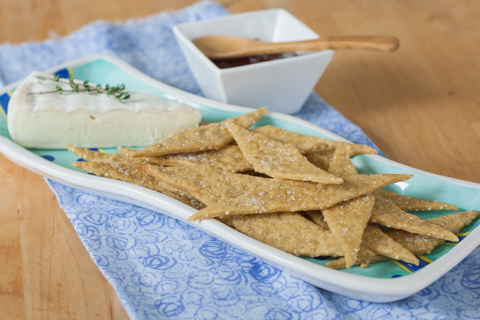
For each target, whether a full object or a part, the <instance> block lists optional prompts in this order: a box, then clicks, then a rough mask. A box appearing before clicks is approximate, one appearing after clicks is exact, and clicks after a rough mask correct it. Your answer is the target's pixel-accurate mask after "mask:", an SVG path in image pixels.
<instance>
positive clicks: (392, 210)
mask: <svg viewBox="0 0 480 320" xmlns="http://www.w3.org/2000/svg"><path fill="white" fill-rule="evenodd" d="M376 199H377V200H376V201H375V206H374V207H373V210H372V217H371V218H370V221H371V222H374V223H378V224H380V225H382V226H386V227H389V228H395V229H402V230H405V231H408V232H411V233H417V234H423V235H427V236H431V237H435V238H440V239H444V240H450V241H453V242H457V241H458V238H457V236H456V235H454V234H453V233H451V232H450V231H447V230H445V229H443V228H441V227H439V226H438V225H434V224H431V223H428V222H427V221H425V220H422V219H420V218H418V217H417V216H414V215H413V214H410V213H407V212H405V211H403V210H402V209H400V208H399V207H397V206H396V205H395V204H394V203H393V202H390V201H388V200H385V199H383V198H382V197H379V196H377V197H376ZM207 208H208V207H207ZM207 208H206V209H207ZM204 210H205V209H204ZM199 212H201V211H199Z"/></svg>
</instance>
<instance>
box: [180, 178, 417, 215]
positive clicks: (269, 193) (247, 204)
mask: <svg viewBox="0 0 480 320" xmlns="http://www.w3.org/2000/svg"><path fill="white" fill-rule="evenodd" d="M242 177H244V176H242ZM410 177H412V175H395V174H377V175H355V176H351V177H347V178H346V179H345V182H344V183H343V184H339V185H335V184H331V185H321V184H317V183H311V182H298V181H290V180H281V179H275V178H272V179H263V181H259V182H258V183H256V184H251V185H249V186H250V189H249V193H248V194H244V195H241V196H239V197H236V198H226V199H224V200H223V201H221V202H219V203H216V204H212V205H210V204H207V205H208V207H207V208H205V209H203V210H201V211H199V212H197V214H195V215H193V216H191V217H190V218H189V220H190V221H195V220H199V219H209V218H215V217H222V216H228V215H239V214H255V213H269V212H284V211H288V212H298V211H305V210H322V209H327V208H330V207H332V206H334V205H335V204H337V203H339V202H341V201H347V200H350V199H353V198H357V197H360V196H363V195H365V194H369V193H371V192H372V191H373V190H376V189H377V188H382V187H383V186H385V185H389V184H392V183H395V182H399V181H405V180H407V179H409V178H410ZM251 178H257V179H262V178H258V177H251ZM239 179H241V178H239Z"/></svg>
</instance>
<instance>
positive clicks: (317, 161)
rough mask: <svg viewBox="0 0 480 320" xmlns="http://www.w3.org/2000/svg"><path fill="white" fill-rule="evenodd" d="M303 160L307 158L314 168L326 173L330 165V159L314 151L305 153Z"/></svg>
mask: <svg viewBox="0 0 480 320" xmlns="http://www.w3.org/2000/svg"><path fill="white" fill-rule="evenodd" d="M305 158H307V160H308V161H309V162H310V163H311V164H313V165H314V166H316V167H319V168H320V169H322V170H325V171H328V167H329V165H330V158H329V157H328V156H324V155H322V154H320V153H318V152H316V151H310V152H307V153H305Z"/></svg>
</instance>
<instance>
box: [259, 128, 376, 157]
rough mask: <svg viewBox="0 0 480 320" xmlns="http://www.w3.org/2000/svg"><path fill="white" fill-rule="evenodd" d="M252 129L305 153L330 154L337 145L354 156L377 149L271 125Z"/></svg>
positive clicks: (373, 151)
mask: <svg viewBox="0 0 480 320" xmlns="http://www.w3.org/2000/svg"><path fill="white" fill-rule="evenodd" d="M252 131H254V132H257V133H261V134H263V135H265V136H267V137H269V138H271V139H274V140H277V141H280V142H283V143H290V144H293V145H294V146H295V148H297V149H298V150H299V151H300V152H301V153H307V152H310V151H314V150H317V151H324V152H325V154H331V153H332V152H333V151H335V148H336V147H337V145H339V144H341V145H345V147H346V148H347V150H348V152H349V156H354V155H357V154H369V153H377V150H375V149H373V148H371V147H369V146H365V145H361V144H353V143H347V142H342V141H335V140H330V139H325V138H320V137H314V136H305V135H303V134H300V133H296V132H292V131H288V130H285V129H280V128H277V127H274V126H271V125H267V126H263V127H258V128H254V129H252Z"/></svg>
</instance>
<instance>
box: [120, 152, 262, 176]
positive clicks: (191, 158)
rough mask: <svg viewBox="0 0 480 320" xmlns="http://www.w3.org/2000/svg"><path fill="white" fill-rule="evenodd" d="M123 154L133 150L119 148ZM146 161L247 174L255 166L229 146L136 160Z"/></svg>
mask: <svg viewBox="0 0 480 320" xmlns="http://www.w3.org/2000/svg"><path fill="white" fill-rule="evenodd" d="M118 149H119V150H120V151H121V152H122V153H126V154H127V155H128V154H131V150H132V149H127V148H118ZM133 151H135V150H133ZM135 159H145V160H146V161H145V162H147V161H148V162H149V163H151V164H157V165H163V166H191V165H201V164H206V163H207V164H210V165H211V166H213V167H215V168H219V169H223V170H226V171H230V172H246V171H249V170H253V166H252V165H251V164H250V163H248V161H247V160H246V159H245V157H244V156H243V153H242V151H241V150H240V148H239V147H238V146H236V145H228V146H225V147H223V148H220V149H217V150H208V151H202V152H194V153H176V154H171V155H165V156H158V157H147V158H135Z"/></svg>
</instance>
